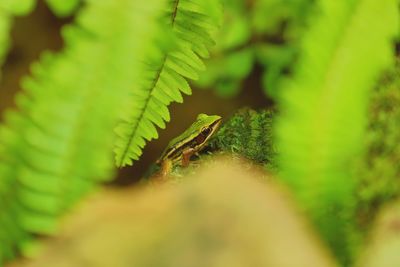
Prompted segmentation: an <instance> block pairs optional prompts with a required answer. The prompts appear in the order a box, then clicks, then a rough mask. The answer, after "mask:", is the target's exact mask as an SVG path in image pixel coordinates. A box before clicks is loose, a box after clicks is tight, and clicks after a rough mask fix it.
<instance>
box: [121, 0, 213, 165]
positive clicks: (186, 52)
mask: <svg viewBox="0 0 400 267" xmlns="http://www.w3.org/2000/svg"><path fill="white" fill-rule="evenodd" d="M168 3H169V5H168V11H167V14H165V15H166V16H165V18H164V19H162V20H161V22H160V23H162V25H164V31H166V33H164V35H163V37H160V36H159V37H158V39H157V40H164V42H165V39H168V37H169V38H171V39H172V40H171V41H172V43H171V44H169V45H167V46H166V47H164V48H163V49H161V48H162V46H161V48H160V46H158V47H155V48H154V49H153V50H152V51H151V54H148V55H147V56H146V57H147V58H146V59H145V64H146V69H145V71H144V72H143V73H142V74H141V77H142V78H141V79H140V80H139V81H138V82H137V83H136V86H133V88H132V98H131V101H130V103H129V106H128V107H127V108H126V109H125V112H124V114H123V116H122V118H121V119H122V121H121V123H120V124H119V125H118V126H117V128H116V132H117V135H118V138H117V141H116V145H115V154H116V164H117V166H119V167H122V166H125V165H131V164H132V163H133V160H137V159H138V158H139V157H140V155H141V154H142V148H143V147H144V145H145V142H146V140H147V141H150V140H151V139H153V138H157V137H158V133H157V129H156V126H158V127H160V128H164V127H165V121H169V119H170V117H169V112H168V109H167V106H168V105H169V104H170V103H171V102H172V101H176V102H179V103H181V102H182V101H183V98H182V95H181V93H185V94H191V89H190V86H189V84H188V82H187V81H186V79H187V78H189V79H193V80H195V79H197V78H198V72H199V71H200V70H204V68H205V66H204V63H203V61H202V60H201V58H205V57H208V55H209V52H208V50H209V48H210V47H211V46H212V45H213V44H214V41H213V39H212V37H211V36H212V32H213V31H214V30H215V28H216V26H217V25H218V21H219V17H220V16H219V12H218V11H219V3H218V1H204V0H173V1H171V0H170V1H168ZM165 25H168V26H167V27H165ZM169 30H170V31H169ZM170 32H172V34H171V36H167V34H168V33H170Z"/></svg>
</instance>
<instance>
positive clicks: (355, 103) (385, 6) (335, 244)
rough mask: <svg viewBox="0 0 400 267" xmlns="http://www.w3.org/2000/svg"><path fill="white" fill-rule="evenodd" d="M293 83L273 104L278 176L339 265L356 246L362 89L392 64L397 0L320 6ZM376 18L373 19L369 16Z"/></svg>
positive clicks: (303, 44)
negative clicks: (276, 106)
mask: <svg viewBox="0 0 400 267" xmlns="http://www.w3.org/2000/svg"><path fill="white" fill-rule="evenodd" d="M317 11H318V12H317V13H316V14H315V15H314V17H313V19H312V20H310V23H311V24H310V28H309V30H308V31H307V32H306V34H305V36H304V37H303V39H302V42H301V56H300V59H299V62H298V64H297V66H296V73H295V76H294V78H293V79H292V80H291V81H290V82H288V83H287V87H286V88H285V90H284V91H283V92H282V94H281V95H280V97H279V98H278V99H277V100H278V102H279V104H280V116H279V119H277V121H276V137H277V146H278V149H279V152H280V156H279V163H280V168H281V169H280V171H281V178H282V179H283V180H284V181H285V182H286V183H287V184H288V185H289V186H290V187H291V188H292V189H293V192H294V193H295V194H296V196H297V199H298V200H299V201H300V203H301V204H302V205H303V207H304V208H305V209H306V211H307V212H308V214H310V216H311V218H312V220H313V221H314V223H315V224H316V226H317V227H318V229H319V230H320V232H321V234H322V236H323V238H324V239H325V240H326V241H327V242H328V243H329V245H330V246H331V247H332V249H333V250H334V252H335V253H336V255H337V256H338V257H339V258H340V259H341V261H342V263H344V264H347V263H348V262H349V260H350V259H351V257H352V256H353V255H351V254H352V253H353V249H356V245H357V230H356V229H354V218H353V217H352V216H353V211H354V205H355V199H354V194H355V188H356V179H355V177H354V176H352V173H351V166H352V162H353V161H354V160H355V159H356V158H357V157H359V156H360V155H361V152H362V145H363V143H362V137H363V129H364V126H365V124H366V116H365V113H366V107H367V97H368V95H369V90H370V89H371V87H372V86H373V85H374V82H375V80H376V78H377V75H378V74H379V73H380V71H382V69H383V68H385V67H387V66H388V65H389V64H390V62H391V58H392V52H393V47H392V46H391V43H390V41H391V40H392V38H393V37H394V35H395V34H397V33H398V32H399V25H398V21H399V17H398V15H399V14H398V1H396V0H388V1H375V0H352V1H330V0H320V1H319V3H318V9H317ZM376 14H380V15H379V16H376Z"/></svg>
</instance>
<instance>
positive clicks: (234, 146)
mask: <svg viewBox="0 0 400 267" xmlns="http://www.w3.org/2000/svg"><path fill="white" fill-rule="evenodd" d="M273 115H274V112H273V111H272V110H261V111H258V112H257V111H255V110H252V109H249V108H243V109H240V110H239V111H238V112H237V113H236V114H234V115H233V116H232V117H231V118H230V119H229V120H228V121H226V122H225V123H224V124H223V126H222V127H221V129H220V130H219V131H218V132H217V134H216V135H215V137H214V138H213V139H212V140H210V147H211V149H212V150H213V151H216V150H218V151H224V152H231V153H234V154H239V155H241V156H243V157H245V158H248V159H250V160H252V161H254V162H256V163H259V164H263V165H266V166H267V168H268V169H275V166H276V164H275V156H276V148H275V146H274V145H273V137H272V122H273Z"/></svg>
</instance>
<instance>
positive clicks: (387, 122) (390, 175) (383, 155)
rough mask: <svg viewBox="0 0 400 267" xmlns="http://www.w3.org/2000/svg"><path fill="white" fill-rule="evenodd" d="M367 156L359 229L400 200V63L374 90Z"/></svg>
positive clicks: (359, 192)
mask: <svg viewBox="0 0 400 267" xmlns="http://www.w3.org/2000/svg"><path fill="white" fill-rule="evenodd" d="M368 114H369V118H368V121H369V124H368V128H367V134H366V138H365V139H366V144H365V146H366V153H365V155H364V157H363V158H362V161H361V162H360V165H359V168H358V172H357V175H358V176H359V179H360V183H359V186H358V189H357V196H358V198H359V202H360V203H359V207H358V213H357V215H358V217H359V221H360V227H362V228H366V227H368V226H369V225H370V223H371V222H372V221H373V218H374V217H375V216H376V214H377V212H378V211H379V210H380V208H381V207H382V205H383V204H385V203H387V202H388V201H390V200H392V199H394V198H396V197H399V196H400V181H399V177H400V166H399V164H398V162H399V158H400V147H399V146H400V132H399V125H398V122H399V121H400V62H399V61H398V62H397V66H396V67H395V68H394V69H392V70H391V71H390V72H388V73H387V74H386V75H385V76H384V78H383V79H382V81H381V82H380V84H379V86H378V87H377V88H376V90H374V92H373V94H372V98H371V105H370V107H369V111H368Z"/></svg>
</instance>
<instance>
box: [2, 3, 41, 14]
mask: <svg viewBox="0 0 400 267" xmlns="http://www.w3.org/2000/svg"><path fill="white" fill-rule="evenodd" d="M35 5H36V0H2V1H0V10H5V11H6V12H8V13H9V14H12V15H15V16H23V15H27V14H28V13H30V12H31V11H32V10H33V9H34V8H35Z"/></svg>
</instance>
